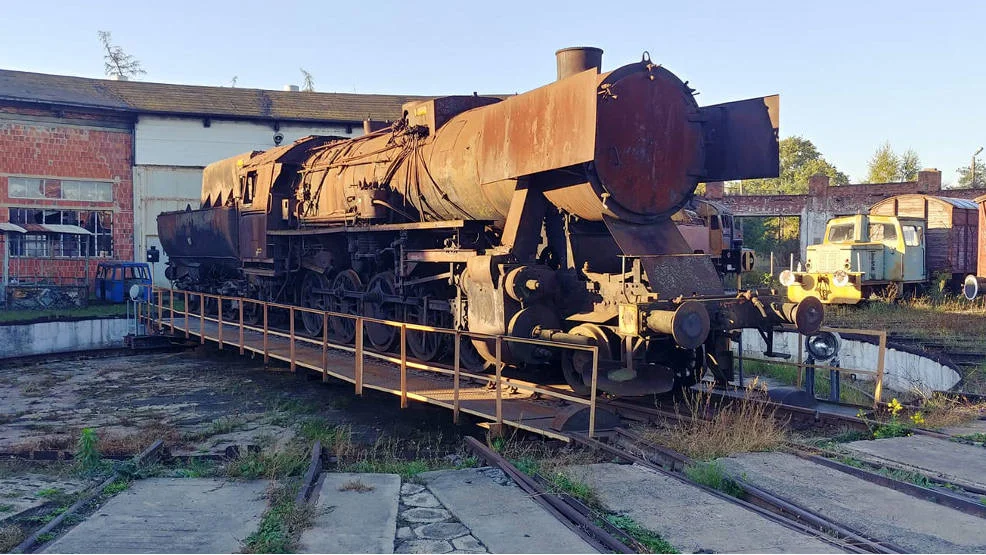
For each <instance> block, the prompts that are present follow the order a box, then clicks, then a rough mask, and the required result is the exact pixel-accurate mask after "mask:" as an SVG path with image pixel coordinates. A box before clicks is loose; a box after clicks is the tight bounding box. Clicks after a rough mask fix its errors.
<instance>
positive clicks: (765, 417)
mask: <svg viewBox="0 0 986 555" xmlns="http://www.w3.org/2000/svg"><path fill="white" fill-rule="evenodd" d="M765 397H766V389H765V388H764V387H763V385H762V384H760V383H759V382H758V381H756V380H754V381H753V382H752V383H751V384H750V385H749V386H747V388H746V393H745V395H744V396H743V397H742V398H739V399H735V398H730V397H719V396H717V395H715V394H714V393H713V391H712V388H711V387H706V388H703V389H700V390H698V391H687V392H686V393H685V398H684V401H683V403H680V404H679V405H678V406H676V407H675V412H676V413H677V414H678V415H679V417H680V418H678V419H677V420H674V421H671V420H666V421H664V422H663V423H662V424H661V425H660V426H658V427H646V428H638V429H637V432H638V433H640V435H641V436H643V437H644V439H646V440H647V441H648V442H651V443H655V444H658V445H665V446H667V447H669V448H671V449H673V450H675V451H677V452H679V453H683V454H685V455H688V456H689V457H691V458H693V459H696V460H710V459H716V458H720V457H725V456H728V455H731V454H734V453H746V452H750V451H771V450H773V449H777V448H778V447H780V446H781V445H783V444H784V442H785V441H786V440H787V433H786V432H785V429H784V424H785V422H783V421H781V420H780V419H779V418H778V417H777V415H776V410H777V409H776V407H772V406H770V405H768V404H767V403H763V402H762V400H763V399H764V398H765ZM682 405H684V408H683V409H682V408H681V406H682Z"/></svg>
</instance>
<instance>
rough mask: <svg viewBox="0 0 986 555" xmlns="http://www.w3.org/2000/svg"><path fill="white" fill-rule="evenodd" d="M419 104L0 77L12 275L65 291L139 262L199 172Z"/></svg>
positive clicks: (1, 165)
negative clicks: (101, 264) (102, 267)
mask: <svg viewBox="0 0 986 555" xmlns="http://www.w3.org/2000/svg"><path fill="white" fill-rule="evenodd" d="M420 98H421V97H411V96H395V95H360V94H343V93H311V92H298V91H297V89H296V88H294V89H291V90H282V91H270V90H259V89H241V88H228V87H201V86H190V85H170V84H163V83H145V82H137V81H115V80H103V79H87V78H81V77H69V76H62V75H47V74H39V73H29V72H21V71H8V70H0V223H3V222H9V223H11V224H16V225H17V226H19V227H20V228H22V229H26V230H27V233H9V234H8V235H7V236H6V237H9V239H7V240H9V241H10V251H9V252H10V275H11V277H12V278H13V279H15V280H17V281H20V282H22V283H23V282H26V281H32V280H33V281H39V280H46V281H53V282H56V283H71V282H73V281H75V280H77V279H86V277H87V276H86V268H87V267H88V268H89V271H88V278H91V277H92V276H93V274H94V272H95V267H96V264H97V262H98V261H99V260H105V259H114V260H135V259H136V260H143V258H144V254H143V253H144V251H145V250H146V249H147V248H148V247H150V246H154V245H157V246H159V245H160V243H159V241H158V238H157V222H156V218H157V215H158V214H159V213H160V212H163V211H166V210H178V209H182V208H184V207H185V206H186V205H188V204H190V205H192V206H193V207H197V206H198V203H199V196H200V195H199V191H200V187H201V175H202V169H203V167H204V166H205V165H207V164H209V163H211V162H214V161H216V160H219V159H222V158H226V157H229V156H235V155H237V154H240V153H242V152H246V151H250V150H264V149H268V148H271V147H273V146H275V145H277V144H282V143H289V142H291V141H293V140H295V139H298V138H301V137H304V136H306V135H334V136H357V135H359V134H361V133H362V130H363V120H364V119H371V120H377V121H386V120H394V119H396V118H397V117H399V116H400V114H401V106H402V104H403V103H404V102H407V101H410V100H417V99H420ZM53 225H54V226H65V225H69V226H78V227H81V228H83V229H85V230H86V231H88V232H89V233H90V234H91V235H76V234H67V233H58V231H64V230H68V229H70V228H51V227H47V226H53ZM53 230H54V231H53ZM77 231H79V230H77ZM83 233H84V232H83ZM4 237H5V236H4V235H2V234H0V249H2V248H3V247H4V245H3V241H4ZM2 252H3V251H2V250H0V253H2ZM87 258H88V261H87ZM162 258H163V260H162V262H164V261H166V258H165V257H162ZM163 270H164V264H159V265H158V267H157V268H156V275H157V279H156V280H155V281H156V282H158V283H159V284H165V283H166V282H165V280H164V279H163Z"/></svg>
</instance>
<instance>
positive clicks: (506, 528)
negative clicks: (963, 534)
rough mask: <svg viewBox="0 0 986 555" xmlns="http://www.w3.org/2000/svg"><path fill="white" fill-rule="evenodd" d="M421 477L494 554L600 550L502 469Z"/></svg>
mask: <svg viewBox="0 0 986 555" xmlns="http://www.w3.org/2000/svg"><path fill="white" fill-rule="evenodd" d="M418 477H419V479H420V480H421V482H422V483H424V484H425V485H426V486H427V488H428V490H430V491H431V492H432V493H433V494H434V495H435V497H437V498H438V500H439V501H440V502H441V503H442V505H444V506H445V507H446V508H447V509H448V510H449V511H450V512H451V513H452V514H454V515H455V516H456V517H457V518H458V519H459V520H460V521H461V522H462V524H464V525H465V526H466V527H467V528H468V529H469V530H471V531H472V536H473V537H475V539H477V540H479V542H482V544H483V545H485V546H486V547H487V548H488V549H489V551H490V552H491V553H596V551H595V550H594V549H593V548H592V547H591V546H590V545H589V544H587V543H586V542H585V541H583V540H582V538H580V537H579V536H578V535H577V534H575V533H574V532H572V531H571V530H569V529H568V528H567V527H566V526H565V525H564V524H562V523H561V522H559V521H558V520H557V519H555V517H553V516H551V515H550V514H549V513H548V512H547V511H545V510H544V509H543V508H541V506H540V505H538V504H537V503H536V502H534V500H532V499H531V498H530V497H529V496H528V495H527V494H526V493H525V492H524V491H523V490H521V489H520V488H519V487H518V486H517V485H516V484H514V483H513V482H512V481H511V480H510V479H509V478H507V477H506V476H505V475H504V474H503V472H502V471H500V470H499V469H493V468H467V469H464V470H441V471H436V472H425V473H423V474H420V475H419V476H418ZM414 510H419V509H414ZM432 510H434V509H432ZM453 545H454V546H455V547H456V548H457V550H458V551H473V549H476V550H478V548H480V547H481V546H480V545H478V544H472V543H471V542H469V541H463V540H459V541H458V542H453Z"/></svg>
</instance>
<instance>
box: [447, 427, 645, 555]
mask: <svg viewBox="0 0 986 555" xmlns="http://www.w3.org/2000/svg"><path fill="white" fill-rule="evenodd" d="M465 444H466V448H468V449H469V450H470V451H472V452H473V453H475V454H476V456H478V457H480V458H482V459H483V460H485V461H486V462H487V463H488V464H491V465H495V466H497V467H498V468H500V469H501V470H503V472H504V473H506V474H507V476H509V477H510V479H511V480H513V481H514V482H516V483H517V485H518V486H520V488H521V489H522V490H524V491H525V492H527V493H528V494H529V495H530V496H531V499H533V500H534V501H535V502H537V503H538V504H539V505H541V506H542V507H543V508H544V509H545V510H546V511H548V513H550V514H551V515H552V516H554V517H555V518H557V519H558V520H559V521H560V522H562V523H563V524H565V525H566V526H568V528H569V529H571V530H572V531H574V532H575V533H577V534H578V535H579V536H580V537H581V538H582V539H583V540H586V541H587V542H589V543H590V545H594V546H596V547H603V548H605V549H609V550H611V551H613V552H615V553H636V551H634V550H632V549H630V548H629V547H628V546H627V545H626V544H624V543H623V542H621V541H620V540H618V539H617V538H616V537H614V536H613V535H612V534H610V533H609V532H607V531H606V530H603V529H602V528H600V527H599V526H597V525H596V524H595V523H594V522H592V519H591V518H589V517H587V516H586V515H584V514H582V513H581V512H579V511H578V510H576V509H575V508H573V507H572V506H571V505H569V504H568V503H566V502H565V501H564V500H562V499H561V497H559V496H558V495H556V494H553V493H549V492H548V491H547V490H545V489H544V488H543V487H541V485H540V484H538V483H537V482H536V481H534V479H533V478H531V477H530V476H528V475H527V474H524V473H523V472H521V471H520V470H518V469H517V467H515V466H514V465H513V464H511V463H510V461H508V460H507V459H505V458H504V457H503V456H502V455H500V454H499V453H497V452H496V451H493V450H492V449H490V448H489V447H487V446H486V445H483V443H482V442H480V441H479V440H478V439H476V438H474V437H466V439H465Z"/></svg>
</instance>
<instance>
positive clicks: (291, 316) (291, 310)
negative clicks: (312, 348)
mask: <svg viewBox="0 0 986 555" xmlns="http://www.w3.org/2000/svg"><path fill="white" fill-rule="evenodd" d="M288 317H289V318H290V319H291V327H290V334H289V338H288V341H289V343H290V345H291V346H290V351H291V371H292V372H294V307H293V306H292V307H290V308H289V309H288Z"/></svg>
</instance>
